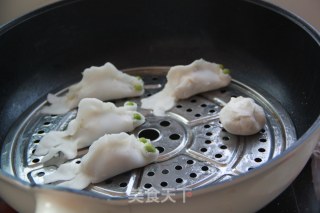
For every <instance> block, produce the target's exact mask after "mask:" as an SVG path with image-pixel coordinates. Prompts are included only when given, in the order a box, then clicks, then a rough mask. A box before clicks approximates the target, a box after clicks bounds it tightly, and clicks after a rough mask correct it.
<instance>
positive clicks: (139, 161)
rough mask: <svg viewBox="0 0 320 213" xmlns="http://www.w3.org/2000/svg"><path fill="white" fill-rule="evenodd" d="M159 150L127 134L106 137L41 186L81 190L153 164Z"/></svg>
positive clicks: (144, 140) (60, 168) (45, 178)
mask: <svg viewBox="0 0 320 213" xmlns="http://www.w3.org/2000/svg"><path fill="white" fill-rule="evenodd" d="M158 156H159V151H158V150H157V149H156V148H155V147H154V146H153V145H152V144H151V143H150V140H148V139H145V138H140V139H138V138H136V137H135V136H134V135H128V134H127V133H119V134H108V135H104V136H103V137H101V138H99V139H98V140H97V141H95V142H94V143H93V144H92V145H91V146H90V148H89V151H88V153H87V154H86V155H84V156H83V157H82V159H81V163H80V164H77V163H79V162H74V161H72V162H67V163H65V164H62V165H60V166H59V168H58V169H57V170H56V171H55V172H53V173H52V174H49V175H48V176H45V177H44V183H53V182H57V181H65V182H62V183H59V184H58V185H59V186H64V187H69V188H74V189H84V188H86V187H87V186H88V185H89V184H90V183H99V182H101V181H103V180H106V179H108V178H111V177H113V176H116V175H118V174H121V173H123V172H126V171H130V170H132V169H135V168H139V167H143V166H145V165H147V164H150V163H152V162H154V161H155V160H156V159H157V158H158Z"/></svg>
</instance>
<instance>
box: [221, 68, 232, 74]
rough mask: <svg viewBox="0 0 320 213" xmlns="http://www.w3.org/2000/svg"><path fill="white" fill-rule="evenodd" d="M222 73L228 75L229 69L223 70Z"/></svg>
mask: <svg viewBox="0 0 320 213" xmlns="http://www.w3.org/2000/svg"><path fill="white" fill-rule="evenodd" d="M222 72H223V73H224V74H226V75H228V74H230V73H231V71H230V70H229V69H223V70H222Z"/></svg>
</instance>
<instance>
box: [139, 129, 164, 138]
mask: <svg viewBox="0 0 320 213" xmlns="http://www.w3.org/2000/svg"><path fill="white" fill-rule="evenodd" d="M138 136H139V138H148V139H150V140H151V141H154V140H157V139H158V138H159V137H160V133H159V131H158V130H157V129H152V128H150V129H143V130H141V131H140V132H139V133H138Z"/></svg>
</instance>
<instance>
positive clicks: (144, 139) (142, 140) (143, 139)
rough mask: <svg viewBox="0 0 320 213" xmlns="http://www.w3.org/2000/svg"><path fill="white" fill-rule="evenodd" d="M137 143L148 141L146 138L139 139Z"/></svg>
mask: <svg viewBox="0 0 320 213" xmlns="http://www.w3.org/2000/svg"><path fill="white" fill-rule="evenodd" d="M139 141H140V142H142V143H148V140H147V139H146V138H143V137H142V138H139Z"/></svg>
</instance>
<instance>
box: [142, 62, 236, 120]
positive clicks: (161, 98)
mask: <svg viewBox="0 0 320 213" xmlns="http://www.w3.org/2000/svg"><path fill="white" fill-rule="evenodd" d="M230 81H231V77H230V75H229V70H228V69H223V67H222V66H221V65H219V64H216V63H210V62H207V61H205V60H203V59H199V60H196V61H194V62H193V63H192V64H190V65H187V66H182V65H179V66H174V67H171V69H170V70H169V72H168V74H167V83H166V85H165V86H164V88H163V90H161V91H160V92H158V93H156V94H154V95H153V96H150V97H148V98H144V99H142V100H141V102H142V106H141V107H142V108H144V109H152V110H153V114H155V115H158V116H162V115H164V114H165V112H166V111H167V110H169V109H171V108H172V107H173V106H174V105H175V104H176V101H178V100H179V99H186V98H189V97H191V96H193V95H195V94H198V93H202V92H206V91H210V90H214V89H218V88H221V87H225V86H227V85H228V84H229V83H230Z"/></svg>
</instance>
